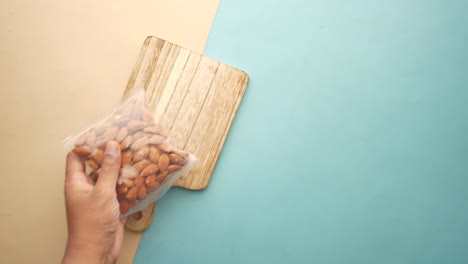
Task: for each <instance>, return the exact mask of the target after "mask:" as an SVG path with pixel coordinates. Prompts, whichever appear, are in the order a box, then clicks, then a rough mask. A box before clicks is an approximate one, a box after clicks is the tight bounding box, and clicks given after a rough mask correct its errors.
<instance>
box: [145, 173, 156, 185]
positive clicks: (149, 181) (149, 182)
mask: <svg viewBox="0 0 468 264" xmlns="http://www.w3.org/2000/svg"><path fill="white" fill-rule="evenodd" d="M155 182H156V174H153V175H150V176H148V177H146V179H145V184H146V186H148V188H151V187H153V185H154V183H155Z"/></svg>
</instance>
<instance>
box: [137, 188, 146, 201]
mask: <svg viewBox="0 0 468 264" xmlns="http://www.w3.org/2000/svg"><path fill="white" fill-rule="evenodd" d="M145 196H146V187H145V186H144V185H143V186H141V187H140V190H139V191H138V198H140V199H143V198H145Z"/></svg>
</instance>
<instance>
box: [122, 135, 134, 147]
mask: <svg viewBox="0 0 468 264" xmlns="http://www.w3.org/2000/svg"><path fill="white" fill-rule="evenodd" d="M132 140H133V138H132V136H127V137H126V138H125V139H124V140H123V141H122V143H120V149H121V150H125V149H128V148H129V147H130V145H131V144H132Z"/></svg>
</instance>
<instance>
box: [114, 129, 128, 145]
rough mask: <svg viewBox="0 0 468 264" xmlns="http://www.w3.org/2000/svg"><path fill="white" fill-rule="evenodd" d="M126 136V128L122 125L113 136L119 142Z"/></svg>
mask: <svg viewBox="0 0 468 264" xmlns="http://www.w3.org/2000/svg"><path fill="white" fill-rule="evenodd" d="M127 136H128V128H127V127H122V128H121V129H120V130H119V132H118V133H117V136H116V137H115V140H116V141H117V142H119V143H122V141H123V140H124V139H125V138H126V137H127Z"/></svg>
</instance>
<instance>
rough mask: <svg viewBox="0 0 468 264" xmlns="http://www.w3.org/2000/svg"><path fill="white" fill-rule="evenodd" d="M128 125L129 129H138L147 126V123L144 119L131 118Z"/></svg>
mask: <svg viewBox="0 0 468 264" xmlns="http://www.w3.org/2000/svg"><path fill="white" fill-rule="evenodd" d="M127 126H128V129H130V130H131V131H136V130H140V129H143V128H144V127H145V126H146V123H145V122H143V121H139V120H130V121H129V122H128V123H127Z"/></svg>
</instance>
